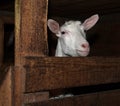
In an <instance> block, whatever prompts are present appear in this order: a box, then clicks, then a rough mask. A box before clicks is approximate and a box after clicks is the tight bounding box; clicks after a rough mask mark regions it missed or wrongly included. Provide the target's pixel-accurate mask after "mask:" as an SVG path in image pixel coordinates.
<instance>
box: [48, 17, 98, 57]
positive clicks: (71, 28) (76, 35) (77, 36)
mask: <svg viewBox="0 0 120 106" xmlns="http://www.w3.org/2000/svg"><path fill="white" fill-rule="evenodd" d="M98 19H99V17H98V15H93V16H92V17H90V18H88V19H86V20H85V21H84V23H81V22H80V21H68V22H65V24H63V25H62V26H61V27H60V26H59V24H58V23H57V22H56V21H54V20H52V19H49V20H48V27H49V29H50V30H51V31H52V32H53V33H55V34H56V36H58V44H57V47H56V53H55V56H59V57H66V56H73V57H76V56H87V55H88V54H89V51H90V46H89V43H88V41H87V40H86V33H85V31H84V30H89V29H90V28H91V27H93V26H94V25H95V24H96V22H97V21H98Z"/></svg>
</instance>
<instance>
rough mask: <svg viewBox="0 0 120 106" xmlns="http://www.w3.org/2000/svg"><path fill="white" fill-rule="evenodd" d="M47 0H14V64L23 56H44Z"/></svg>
mask: <svg viewBox="0 0 120 106" xmlns="http://www.w3.org/2000/svg"><path fill="white" fill-rule="evenodd" d="M47 9H48V1H47V0H29V1H28V0H16V7H15V11H16V12H15V17H16V18H15V28H16V35H15V46H16V49H15V54H16V55H15V64H16V65H17V66H18V65H21V64H22V63H23V61H22V58H23V57H24V56H45V55H47V53H48V45H47V24H46V23H47Z"/></svg>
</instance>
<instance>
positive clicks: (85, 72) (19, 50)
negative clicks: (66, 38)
mask: <svg viewBox="0 0 120 106" xmlns="http://www.w3.org/2000/svg"><path fill="white" fill-rule="evenodd" d="M8 1H9V0H8ZM3 4H4V5H6V3H3ZM3 4H2V5H3ZM11 5H12V6H11ZM14 5H15V10H14V9H13V7H14ZM8 8H12V9H10V10H11V11H12V12H14V13H15V15H14V16H15V21H14V22H15V23H14V22H13V24H14V25H15V26H14V31H15V36H14V38H15V41H14V43H13V44H14V46H13V49H12V50H13V52H12V53H13V55H14V56H12V61H9V60H7V61H5V62H3V63H2V64H3V65H2V66H1V68H0V106H91V105H92V106H119V105H120V49H119V46H120V42H119V39H120V36H119V34H120V30H119V28H120V20H119V19H120V2H119V1H118V0H101V1H96V0H74V1H70V0H15V1H14V0H11V2H10V1H9V5H8V6H6V8H5V7H4V6H3V7H2V8H0V9H1V10H2V9H5V10H7V11H9V9H8ZM1 10H0V11H1ZM96 13H97V14H99V16H100V20H99V22H98V23H97V24H96V26H95V27H94V28H93V29H91V30H90V31H88V32H87V35H88V37H87V39H88V41H89V42H90V46H91V52H90V55H89V56H88V57H54V51H55V46H54V45H55V43H56V40H57V38H56V37H53V35H51V34H50V33H49V30H48V28H47V19H48V18H53V19H56V20H58V21H61V20H62V21H65V19H67V20H69V19H70V20H71V19H72V20H82V21H83V20H84V19H86V18H87V17H89V16H91V15H93V14H96ZM0 19H1V18H0ZM4 19H6V17H5V18H3V20H4ZM12 19H14V18H12ZM12 19H10V20H12ZM7 20H8V19H7ZM4 22H5V21H2V23H4ZM0 23H1V22H0ZM10 27H11V26H10ZM3 29H4V28H3ZM2 32H5V31H2ZM0 33H1V32H0ZM4 36H6V35H5V34H4ZM4 47H5V46H4ZM4 49H5V48H4ZM3 59H5V58H3ZM7 59H8V58H7ZM10 60H11V59H10ZM8 62H9V63H8ZM61 94H73V96H70V97H64V98H58V99H52V98H53V97H57V96H59V95H61Z"/></svg>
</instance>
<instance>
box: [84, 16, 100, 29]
mask: <svg viewBox="0 0 120 106" xmlns="http://www.w3.org/2000/svg"><path fill="white" fill-rule="evenodd" d="M98 19H99V16H98V15H97V14H96V15H93V16H91V17H90V18H88V19H86V20H85V21H84V22H83V24H82V25H83V27H84V30H89V29H90V28H92V27H93V26H94V25H95V24H96V23H97V21H98Z"/></svg>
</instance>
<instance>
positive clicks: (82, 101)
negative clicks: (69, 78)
mask: <svg viewBox="0 0 120 106" xmlns="http://www.w3.org/2000/svg"><path fill="white" fill-rule="evenodd" d="M119 105H120V90H113V91H104V92H98V93H93V94H84V95H80V96H75V97H70V98H64V99H57V100H48V101H43V102H39V103H31V104H26V105H25V106H119Z"/></svg>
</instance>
